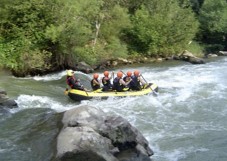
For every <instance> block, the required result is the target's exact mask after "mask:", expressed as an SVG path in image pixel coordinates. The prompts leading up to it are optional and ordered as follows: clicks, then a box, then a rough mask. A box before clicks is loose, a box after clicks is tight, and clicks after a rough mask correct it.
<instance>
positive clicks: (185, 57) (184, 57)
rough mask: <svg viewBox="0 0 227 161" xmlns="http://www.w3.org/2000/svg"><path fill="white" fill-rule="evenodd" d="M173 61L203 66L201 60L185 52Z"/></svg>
mask: <svg viewBox="0 0 227 161" xmlns="http://www.w3.org/2000/svg"><path fill="white" fill-rule="evenodd" d="M174 59H177V60H183V61H187V62H190V63H192V64H204V63H205V61H204V60H203V59H201V58H198V57H196V56H194V55H193V54H192V53H191V52H189V51H187V50H185V51H183V52H182V53H181V54H180V55H179V56H175V57H174Z"/></svg>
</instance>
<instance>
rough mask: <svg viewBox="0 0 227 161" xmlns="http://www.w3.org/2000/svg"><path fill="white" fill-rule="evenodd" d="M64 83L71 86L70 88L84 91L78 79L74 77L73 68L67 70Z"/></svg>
mask: <svg viewBox="0 0 227 161" xmlns="http://www.w3.org/2000/svg"><path fill="white" fill-rule="evenodd" d="M66 83H67V84H68V85H69V86H70V87H71V89H78V90H82V91H85V88H84V87H83V85H81V84H80V80H79V79H76V78H75V76H74V71H73V70H67V77H66Z"/></svg>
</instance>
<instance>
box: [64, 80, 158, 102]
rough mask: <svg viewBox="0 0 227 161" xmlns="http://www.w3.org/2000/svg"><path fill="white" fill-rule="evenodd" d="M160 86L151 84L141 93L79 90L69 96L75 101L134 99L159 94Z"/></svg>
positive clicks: (68, 93)
mask: <svg viewBox="0 0 227 161" xmlns="http://www.w3.org/2000/svg"><path fill="white" fill-rule="evenodd" d="M157 92H158V86H157V85H156V84H155V83H149V84H147V85H145V87H143V88H142V90H140V91H132V90H127V89H126V90H125V91H123V92H117V91H105V92H104V91H102V90H101V89H98V90H96V91H82V90H77V89H70V90H68V91H67V95H68V96H69V97H70V98H71V99H72V100H74V101H82V100H90V99H95V98H97V99H107V98H108V97H132V96H142V95H147V94H150V93H154V94H157Z"/></svg>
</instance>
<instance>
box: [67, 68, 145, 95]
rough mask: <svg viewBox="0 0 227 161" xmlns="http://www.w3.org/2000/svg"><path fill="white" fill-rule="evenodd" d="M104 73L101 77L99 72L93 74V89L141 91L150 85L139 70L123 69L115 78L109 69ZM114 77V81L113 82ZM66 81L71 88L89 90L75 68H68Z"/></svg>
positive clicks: (103, 90)
mask: <svg viewBox="0 0 227 161" xmlns="http://www.w3.org/2000/svg"><path fill="white" fill-rule="evenodd" d="M103 75H104V76H103V77H102V78H101V79H100V78H99V74H98V73H94V74H93V79H92V80H91V87H92V90H93V91H97V90H101V91H102V92H107V91H117V92H123V91H140V90H142V89H143V88H145V87H147V86H149V84H147V83H146V80H145V79H144V78H143V76H142V75H141V74H140V72H139V71H138V70H135V71H134V72H131V71H128V72H127V73H126V74H125V73H124V72H123V71H119V72H117V76H116V77H115V78H114V72H112V73H111V74H110V73H109V71H105V72H104V73H103ZM112 79H113V81H112V82H111V80H112ZM66 83H67V84H68V86H70V87H71V89H77V90H82V91H88V90H87V89H86V88H84V87H83V85H81V83H80V80H79V79H76V78H75V76H74V71H73V70H67V77H66Z"/></svg>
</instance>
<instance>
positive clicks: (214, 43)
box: [199, 0, 227, 52]
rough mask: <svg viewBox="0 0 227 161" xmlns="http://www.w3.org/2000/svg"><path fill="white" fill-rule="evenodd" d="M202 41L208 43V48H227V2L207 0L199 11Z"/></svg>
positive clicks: (211, 49) (214, 49)
mask: <svg viewBox="0 0 227 161" xmlns="http://www.w3.org/2000/svg"><path fill="white" fill-rule="evenodd" d="M199 21H200V30H201V31H200V34H201V35H200V36H199V38H200V41H202V42H204V43H206V44H207V46H208V47H207V50H208V52H210V51H217V50H223V49H227V45H226V44H227V43H226V42H227V40H226V36H227V2H226V0H219V1H213V0H206V1H205V2H204V4H203V6H202V8H201V10H200V13H199Z"/></svg>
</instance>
